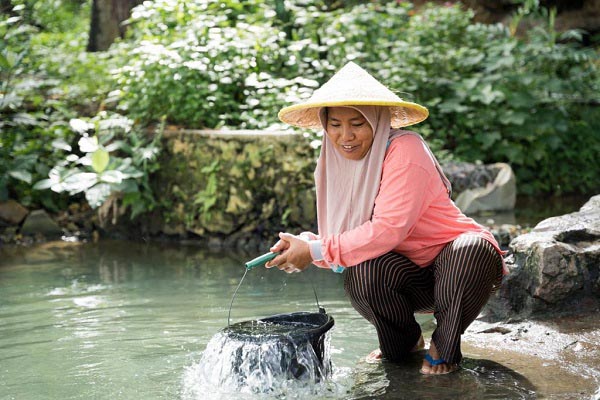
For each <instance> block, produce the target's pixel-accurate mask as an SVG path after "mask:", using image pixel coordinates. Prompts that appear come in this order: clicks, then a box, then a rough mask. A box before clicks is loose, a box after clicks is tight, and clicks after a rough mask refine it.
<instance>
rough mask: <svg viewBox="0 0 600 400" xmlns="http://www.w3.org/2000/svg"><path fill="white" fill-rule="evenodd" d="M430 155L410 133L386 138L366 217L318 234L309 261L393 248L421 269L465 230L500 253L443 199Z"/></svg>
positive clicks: (329, 261) (356, 259) (343, 261)
mask: <svg viewBox="0 0 600 400" xmlns="http://www.w3.org/2000/svg"><path fill="white" fill-rule="evenodd" d="M431 157H432V156H431V155H430V153H429V151H428V149H427V148H426V147H425V144H424V143H423V142H422V141H421V139H419V138H418V137H416V136H414V135H405V136H401V137H398V138H396V139H394V140H392V142H391V143H390V145H389V147H388V149H387V151H386V156H385V159H384V162H383V169H382V177H381V184H380V188H379V193H378V194H377V197H376V199H375V207H374V210H373V216H372V218H371V220H370V221H367V222H365V223H363V224H362V225H360V226H358V227H356V228H354V229H351V230H348V231H346V232H343V233H340V234H336V235H330V236H325V237H321V238H320V245H321V248H320V250H321V255H322V258H323V260H322V261H324V262H318V261H317V262H315V264H317V265H318V266H321V267H327V266H328V265H336V264H337V265H342V266H346V267H349V266H354V265H357V264H359V263H361V262H363V261H366V260H370V259H373V258H376V257H379V256H381V255H383V254H385V253H387V252H390V251H395V252H397V253H400V254H402V255H404V256H406V257H407V258H409V259H410V260H411V261H413V262H414V263H415V264H417V265H419V266H422V267H426V266H429V265H430V264H431V263H432V262H433V260H434V259H435V257H436V256H437V255H438V254H439V253H440V252H441V251H442V249H443V248H444V246H445V245H446V244H447V243H449V242H451V241H452V240H454V239H456V238H457V237H458V236H460V235H462V234H466V233H469V234H473V235H477V236H480V237H482V238H484V239H485V240H487V241H489V242H490V243H491V244H492V245H493V246H494V248H495V249H496V251H498V253H499V254H503V252H502V251H501V250H500V248H499V246H498V243H497V242H496V239H495V238H494V236H493V235H492V233H491V232H490V231H489V230H487V229H486V228H484V227H483V226H481V225H479V224H478V223H476V222H475V221H474V220H473V219H471V218H469V217H467V216H465V215H464V214H463V213H462V212H461V211H460V210H459V209H458V207H456V205H455V204H454V202H453V201H452V200H451V199H450V198H449V196H448V192H447V189H446V186H445V185H444V184H443V182H442V179H441V178H440V175H439V172H438V170H437V169H436V167H435V164H434V161H433V159H432V158H431ZM311 253H312V252H311ZM313 257H314V254H313Z"/></svg>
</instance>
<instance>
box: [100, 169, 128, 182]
mask: <svg viewBox="0 0 600 400" xmlns="http://www.w3.org/2000/svg"><path fill="white" fill-rule="evenodd" d="M123 179H125V176H124V174H123V173H122V172H121V171H117V170H110V171H106V172H104V173H103V174H102V175H100V181H101V182H106V183H110V184H115V185H118V184H120V183H121V182H122V181H123Z"/></svg>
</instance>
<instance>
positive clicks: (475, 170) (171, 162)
mask: <svg viewBox="0 0 600 400" xmlns="http://www.w3.org/2000/svg"><path fill="white" fill-rule="evenodd" d="M163 147H164V148H163V152H162V153H161V156H160V157H161V160H160V163H161V169H160V171H159V173H158V175H157V176H155V177H154V179H153V184H154V187H155V189H156V190H155V192H156V195H157V197H158V201H159V205H160V206H159V209H160V212H159V213H156V215H155V216H154V218H153V219H152V220H150V221H149V222H148V223H147V227H146V231H147V232H148V233H149V234H151V235H157V234H159V235H160V234H162V235H167V236H170V237H173V238H179V239H190V238H192V239H200V240H205V241H210V244H212V245H214V246H225V247H231V245H232V244H233V245H235V246H239V245H240V243H241V245H242V246H245V245H246V244H247V242H249V241H250V242H252V243H251V244H252V245H254V244H256V243H257V241H258V242H261V241H266V242H272V241H273V240H274V239H276V235H277V232H279V231H281V230H288V231H291V232H300V231H302V230H312V231H315V230H316V226H315V224H316V210H315V192H314V183H313V171H314V168H315V161H316V158H317V156H318V150H316V149H315V148H313V147H311V139H310V138H308V137H305V136H303V135H302V134H299V133H289V132H287V133H286V132H269V131H267V132H264V131H208V130H177V131H167V132H166V133H165V135H164V138H163ZM502 165H503V166H504V169H498V168H497V166H495V165H494V166H492V167H488V166H480V165H474V164H466V163H460V164H452V165H448V166H444V170H445V171H446V174H447V176H448V177H449V179H450V181H451V182H452V183H453V186H454V187H458V188H459V189H462V191H467V189H469V190H475V189H477V187H478V186H482V187H483V188H486V189H485V190H486V196H485V202H487V203H489V204H493V205H494V207H497V208H496V209H497V210H505V209H512V208H513V206H514V198H509V200H510V201H508V203H507V202H506V201H503V200H502V201H501V202H503V203H502V204H500V206H498V205H497V204H496V203H497V202H498V201H496V203H494V199H495V198H496V197H497V196H496V195H495V194H494V193H496V192H498V191H497V190H496V187H497V186H498V185H497V182H496V181H497V179H496V175H497V174H498V171H499V170H505V169H508V170H510V171H509V172H510V174H512V170H511V169H510V166H508V165H507V164H502ZM483 172H485V174H483ZM482 174H483V175H486V176H487V178H486V179H483V178H481V176H480V175H482ZM488 175H489V176H488ZM465 182H467V183H465ZM510 183H511V186H510V190H512V192H511V193H512V195H513V196H514V194H515V190H516V188H515V183H514V179H513V180H512V181H511V182H510ZM503 188H505V185H503ZM488 192H491V194H489V193H488ZM500 192H501V193H504V192H506V190H503V191H500ZM455 195H459V193H458V192H455ZM472 197H473V198H475V199H479V198H480V196H479V197H478V196H472ZM505 197H506V196H505ZM509 197H510V196H509ZM489 198H492V199H491V200H490V199H489ZM477 201H478V200H477ZM482 201H483V200H482ZM482 201H480V203H481V202H482ZM490 201H491V203H490ZM471 203H473V201H471V202H470V203H468V204H471ZM504 203H506V204H504ZM498 207H499V208H498ZM484 209H485V210H486V211H487V210H490V209H492V210H493V207H492V208H489V207H488V208H484Z"/></svg>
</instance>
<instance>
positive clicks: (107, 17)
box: [87, 0, 142, 51]
mask: <svg viewBox="0 0 600 400" xmlns="http://www.w3.org/2000/svg"><path fill="white" fill-rule="evenodd" d="M140 3H142V0H93V2H92V19H91V23H90V38H89V41H88V45H87V51H104V50H107V49H108V48H109V47H110V45H111V44H112V43H113V42H114V40H115V39H116V38H118V37H121V38H122V37H124V35H125V26H124V25H123V21H125V20H126V19H127V18H129V15H130V13H131V9H132V8H133V7H135V6H136V5H138V4H140Z"/></svg>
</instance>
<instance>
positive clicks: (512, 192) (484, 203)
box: [455, 163, 517, 214]
mask: <svg viewBox="0 0 600 400" xmlns="http://www.w3.org/2000/svg"><path fill="white" fill-rule="evenodd" d="M492 167H493V168H494V169H496V170H497V173H496V175H495V178H494V180H493V182H490V183H488V184H487V185H485V186H484V187H478V188H473V189H466V190H464V191H463V192H461V193H460V194H459V195H458V197H457V198H456V201H455V203H456V205H457V206H458V208H460V209H461V211H462V212H463V213H465V214H476V213H479V212H482V211H506V210H512V209H514V208H515V202H516V200H517V185H516V179H515V174H514V172H513V170H512V168H511V167H510V165H508V164H505V163H496V164H492Z"/></svg>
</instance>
